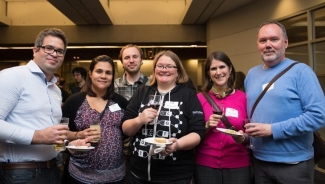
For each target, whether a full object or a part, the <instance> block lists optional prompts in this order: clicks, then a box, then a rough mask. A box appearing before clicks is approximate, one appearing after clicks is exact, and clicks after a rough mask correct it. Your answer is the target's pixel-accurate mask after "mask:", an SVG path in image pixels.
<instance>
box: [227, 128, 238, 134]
mask: <svg viewBox="0 0 325 184" xmlns="http://www.w3.org/2000/svg"><path fill="white" fill-rule="evenodd" d="M225 132H227V133H230V134H237V132H236V131H235V130H231V129H226V130H225Z"/></svg>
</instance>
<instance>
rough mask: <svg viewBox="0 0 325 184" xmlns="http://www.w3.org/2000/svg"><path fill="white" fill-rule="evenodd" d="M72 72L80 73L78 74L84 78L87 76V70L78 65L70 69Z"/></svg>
mask: <svg viewBox="0 0 325 184" xmlns="http://www.w3.org/2000/svg"><path fill="white" fill-rule="evenodd" d="M74 73H80V75H81V76H82V78H84V79H85V80H86V77H87V70H86V68H84V67H81V66H78V67H75V68H74V69H72V74H74Z"/></svg>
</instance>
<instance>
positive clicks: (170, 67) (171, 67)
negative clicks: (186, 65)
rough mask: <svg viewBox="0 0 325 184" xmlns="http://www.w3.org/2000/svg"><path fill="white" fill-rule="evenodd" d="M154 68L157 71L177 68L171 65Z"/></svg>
mask: <svg viewBox="0 0 325 184" xmlns="http://www.w3.org/2000/svg"><path fill="white" fill-rule="evenodd" d="M156 68H158V69H159V70H163V69H164V68H165V69H167V70H171V69H173V68H177V66H173V65H166V66H164V65H156Z"/></svg>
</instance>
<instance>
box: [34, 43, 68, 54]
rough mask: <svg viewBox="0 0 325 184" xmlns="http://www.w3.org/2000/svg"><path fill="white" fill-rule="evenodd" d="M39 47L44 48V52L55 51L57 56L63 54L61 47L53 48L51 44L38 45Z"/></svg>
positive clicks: (51, 52) (50, 52)
mask: <svg viewBox="0 0 325 184" xmlns="http://www.w3.org/2000/svg"><path fill="white" fill-rule="evenodd" d="M39 47H40V48H43V49H44V52H45V53H46V54H53V53H54V52H56V55H57V56H64V54H65V51H64V50H63V49H55V48H54V47H53V46H51V45H45V46H39Z"/></svg>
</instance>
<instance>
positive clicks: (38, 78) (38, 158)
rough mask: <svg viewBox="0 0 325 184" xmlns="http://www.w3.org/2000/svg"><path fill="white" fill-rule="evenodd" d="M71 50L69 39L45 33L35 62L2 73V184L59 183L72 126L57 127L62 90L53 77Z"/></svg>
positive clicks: (52, 31) (56, 31)
mask: <svg viewBox="0 0 325 184" xmlns="http://www.w3.org/2000/svg"><path fill="white" fill-rule="evenodd" d="M66 48H67V39H66V37H65V34H64V33H63V32H62V31H61V30H59V29H56V28H49V29H45V30H43V31H41V32H40V33H39V34H38V36H37V37H36V41H35V45H34V47H33V57H34V58H33V60H31V61H29V62H28V64H27V65H25V66H18V67H13V68H8V69H5V70H2V71H1V72H0V91H1V93H0V101H1V103H0V127H1V129H0V162H1V163H0V183H2V184H7V183H29V182H32V183H36V184H44V183H47V184H52V183H53V184H57V183H60V173H59V170H58V169H57V167H56V160H55V157H56V155H57V154H58V152H56V151H55V150H54V146H53V144H62V143H63V140H64V139H66V136H65V135H66V134H67V132H68V127H67V126H63V125H58V123H59V122H60V119H61V116H62V112H61V101H62V97H61V91H60V89H59V87H58V86H56V85H55V82H56V80H57V79H56V77H55V76H54V75H53V74H54V72H55V71H56V70H57V69H58V68H59V67H60V66H61V65H62V63H63V60H64V55H65V52H66Z"/></svg>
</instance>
